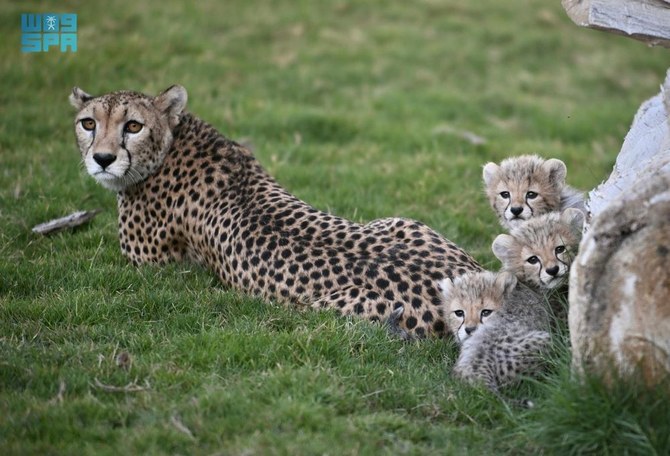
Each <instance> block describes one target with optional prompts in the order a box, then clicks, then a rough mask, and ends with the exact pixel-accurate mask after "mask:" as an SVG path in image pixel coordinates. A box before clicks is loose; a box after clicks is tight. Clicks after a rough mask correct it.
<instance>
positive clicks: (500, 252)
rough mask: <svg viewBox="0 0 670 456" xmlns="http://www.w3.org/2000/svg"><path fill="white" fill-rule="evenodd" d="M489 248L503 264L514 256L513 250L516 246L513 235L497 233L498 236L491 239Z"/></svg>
mask: <svg viewBox="0 0 670 456" xmlns="http://www.w3.org/2000/svg"><path fill="white" fill-rule="evenodd" d="M491 250H493V254H494V255H495V256H496V258H497V259H499V260H500V262H501V263H502V264H503V265H505V264H506V263H508V262H509V261H510V260H511V258H512V257H513V256H514V252H515V251H517V250H518V249H517V248H516V240H515V239H514V237H512V236H510V235H509V234H499V235H498V237H496V238H495V239H494V240H493V244H491Z"/></svg>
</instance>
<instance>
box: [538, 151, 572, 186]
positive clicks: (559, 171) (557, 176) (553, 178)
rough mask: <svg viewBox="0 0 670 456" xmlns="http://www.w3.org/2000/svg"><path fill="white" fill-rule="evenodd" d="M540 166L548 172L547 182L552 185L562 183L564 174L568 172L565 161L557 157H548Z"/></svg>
mask: <svg viewBox="0 0 670 456" xmlns="http://www.w3.org/2000/svg"><path fill="white" fill-rule="evenodd" d="M542 168H543V169H544V170H545V171H546V172H547V173H548V174H549V182H551V183H552V184H554V185H562V184H564V183H565V176H566V175H567V174H568V169H567V168H566V167H565V163H563V162H562V161H561V160H559V159H557V158H550V159H549V160H547V161H546V162H544V163H543V164H542Z"/></svg>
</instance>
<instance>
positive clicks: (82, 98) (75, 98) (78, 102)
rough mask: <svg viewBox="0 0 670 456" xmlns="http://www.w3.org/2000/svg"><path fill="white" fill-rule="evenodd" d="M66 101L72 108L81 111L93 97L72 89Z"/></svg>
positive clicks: (78, 89)
mask: <svg viewBox="0 0 670 456" xmlns="http://www.w3.org/2000/svg"><path fill="white" fill-rule="evenodd" d="M68 99H69V100H70V104H71V105H72V106H74V107H75V108H77V109H81V108H83V107H84V105H85V104H86V103H88V102H89V101H91V100H92V99H93V96H92V95H89V94H87V93H86V92H84V91H83V90H81V89H80V88H79V87H74V88H73V89H72V93H71V94H70V97H69V98H68Z"/></svg>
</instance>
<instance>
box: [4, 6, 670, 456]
mask: <svg viewBox="0 0 670 456" xmlns="http://www.w3.org/2000/svg"><path fill="white" fill-rule="evenodd" d="M25 12H31V13H40V12H44V13H46V12H72V13H77V14H78V21H79V31H78V51H77V52H76V53H60V52H58V51H51V52H48V53H39V54H22V53H21V52H20V14H21V13H25ZM0 32H1V33H2V37H3V39H2V40H0V53H1V55H2V59H0V74H2V79H1V80H0V87H1V89H2V90H0V119H1V121H0V324H1V325H2V326H1V327H0V371H2V372H3V377H2V379H0V385H2V386H3V387H2V388H1V391H0V407H1V408H0V411H1V412H4V413H2V417H0V444H2V445H3V447H4V448H5V449H6V450H7V452H9V453H11V452H15V453H28V452H33V451H34V452H48V451H54V452H63V453H72V452H73V451H75V450H76V452H77V453H79V452H82V451H83V452H85V453H96V454H99V452H100V451H102V452H109V453H118V452H121V451H129V452H131V453H138V452H158V453H161V452H165V453H172V452H186V453H195V452H205V453H209V452H212V451H216V450H221V451H223V452H224V453H247V454H253V453H277V454H286V453H291V454H306V453H327V452H336V453H350V454H356V453H366V452H385V453H394V454H396V453H426V452H428V453H430V452H434V453H438V454H443V453H445V452H447V453H448V452H449V451H452V450H453V451H459V452H463V451H465V452H466V453H467V452H468V451H471V452H473V453H478V454H481V453H482V452H491V451H493V450H494V449H495V450H496V451H498V452H505V451H509V452H528V453H534V452H537V451H540V450H541V451H543V452H551V447H550V446H549V443H548V442H554V441H555V440H556V439H554V440H551V438H553V437H552V436H555V435H556V433H555V430H556V428H555V427H554V434H552V435H548V434H543V433H542V429H544V428H543V427H542V425H544V426H545V428H546V429H551V428H552V423H551V421H548V422H547V423H544V422H542V421H541V420H539V418H538V414H536V415H532V420H534V422H538V420H539V422H540V423H541V424H542V425H541V426H539V428H540V431H538V427H537V426H536V427H535V428H534V430H533V433H532V434H530V433H527V434H525V433H523V432H521V431H520V430H519V429H522V428H523V426H524V425H525V423H528V421H524V420H530V419H531V418H524V417H526V415H524V414H523V413H521V412H508V411H507V410H506V409H505V408H504V407H503V406H501V405H500V404H497V403H495V401H493V400H492V399H491V398H490V397H488V396H487V395H486V394H483V393H481V394H480V393H477V392H476V391H475V392H473V391H470V392H466V393H463V392H462V391H461V390H460V386H459V385H457V384H454V383H452V382H451V380H450V378H449V376H448V367H449V366H450V364H451V359H452V357H453V354H454V351H453V347H451V346H450V344H444V343H441V342H436V341H431V342H426V343H425V344H424V345H421V346H403V345H402V344H399V343H396V342H388V340H387V339H386V337H385V335H384V334H383V332H381V331H378V328H374V327H373V328H369V327H368V326H367V325H365V324H356V325H353V326H351V325H349V324H348V323H345V322H342V321H340V320H339V319H335V318H333V317H332V316H330V315H312V314H303V313H298V312H296V311H293V310H286V309H279V308H276V307H273V306H269V305H267V304H265V303H260V302H257V301H255V300H249V299H245V298H243V297H241V296H238V295H236V294H235V293H228V292H224V291H222V290H221V289H220V287H219V286H218V284H217V282H216V280H215V279H214V278H213V277H212V276H210V275H209V274H207V273H206V272H204V271H201V270H199V269H197V268H192V267H190V266H188V265H186V266H184V265H181V266H171V267H168V268H152V267H143V268H139V269H137V268H133V267H131V266H129V265H127V264H126V263H125V261H124V260H123V258H122V257H121V255H120V252H119V249H118V242H117V235H116V211H115V197H114V195H113V194H111V193H109V192H107V191H105V190H104V189H102V188H101V187H99V186H97V185H96V184H95V182H93V180H92V179H90V178H89V177H87V176H86V175H85V173H84V172H83V170H82V167H81V165H80V163H79V162H80V159H79V156H78V153H77V150H76V147H75V144H74V139H73V133H72V116H73V112H72V109H71V108H70V106H69V105H68V103H67V96H68V94H69V91H70V90H71V88H72V87H73V86H75V85H77V86H81V87H82V88H83V89H85V90H86V91H88V92H90V93H93V94H100V93H104V92H108V91H112V90H118V89H132V90H139V91H144V92H147V93H150V94H155V93H157V92H158V91H160V90H162V89H164V88H166V87H168V86H169V85H171V84H173V83H180V84H182V85H184V86H185V87H186V88H187V89H188V92H189V110H191V111H192V112H194V113H195V114H197V115H198V116H200V117H202V118H204V119H205V120H207V121H208V122H210V123H212V124H213V125H215V126H216V127H217V128H218V129H219V130H220V131H221V132H222V133H224V134H225V135H227V136H229V137H232V138H233V139H236V140H238V141H244V142H246V143H248V144H251V145H252V147H253V149H254V150H255V153H256V155H257V156H258V157H259V159H260V160H261V162H262V163H263V164H264V166H266V168H267V169H268V170H269V171H270V172H271V173H272V174H273V175H274V176H276V178H277V179H278V180H279V182H280V183H282V184H283V185H285V186H286V187H287V188H288V189H289V190H290V191H292V192H293V193H295V194H296V195H298V196H299V197H300V198H302V199H304V200H306V201H308V202H310V203H311V204H313V205H314V206H316V207H318V208H320V209H323V210H328V211H331V212H334V213H336V214H338V215H341V216H344V217H348V218H351V219H354V220H357V221H368V220H371V219H374V218H378V217H386V216H391V215H399V216H406V217H412V218H417V219H420V220H422V221H424V222H426V223H428V224H430V225H431V226H433V227H434V228H435V229H437V230H438V231H440V232H441V233H443V234H444V235H445V236H447V237H448V238H450V239H452V240H453V241H455V242H456V243H458V244H459V245H461V246H462V247H464V248H465V249H466V250H468V251H470V252H471V253H472V254H473V255H474V256H475V257H476V258H477V259H478V260H479V261H480V262H481V263H482V264H483V265H485V266H487V267H491V268H497V267H498V265H497V263H496V262H495V261H494V258H493V256H492V254H491V253H490V243H491V241H492V239H493V238H494V236H495V235H496V234H497V233H498V231H499V228H498V226H497V223H496V221H495V218H494V217H493V215H492V214H491V213H490V210H489V209H488V207H487V204H486V201H485V198H484V196H483V193H482V190H481V182H480V181H481V177H480V175H481V166H482V165H483V164H484V163H486V162H487V161H491V160H493V161H498V160H500V159H502V158H504V157H507V156H509V155H514V154H522V153H538V154H540V155H543V156H545V157H557V158H560V159H562V160H564V161H565V163H566V164H567V167H568V181H569V183H570V184H572V185H573V186H576V187H581V188H585V189H590V188H592V187H594V186H595V185H597V184H598V183H599V182H600V181H601V180H602V179H604V178H605V177H606V176H607V175H608V173H609V171H610V170H611V167H612V165H613V163H614V160H615V157H616V154H617V152H618V149H619V147H620V144H621V142H622V140H623V137H624V135H625V133H626V131H627V129H628V127H629V125H630V123H631V121H632V117H633V115H634V113H635V111H636V109H637V107H638V106H639V104H640V103H641V102H642V101H643V100H644V99H646V98H648V97H650V96H652V95H654V94H655V93H657V92H658V88H659V84H660V82H661V81H662V79H663V77H664V75H665V70H666V68H667V67H668V66H670V65H669V63H670V58H669V54H668V50H665V49H652V48H647V47H645V46H644V45H643V44H641V43H638V42H634V41H632V40H628V39H625V38H623V37H618V36H614V35H609V34H605V33H599V32H596V31H590V30H585V29H579V28H578V27H576V26H575V25H574V24H572V23H571V22H570V20H569V19H568V18H567V17H566V15H565V14H564V12H563V10H562V8H561V6H560V2H559V1H558V0H556V1H552V2H546V1H540V0H533V1H523V0H513V1H506V2H499V1H489V0H485V1H480V2H470V3H463V2H456V1H436V0H418V1H414V2H384V1H381V0H378V1H325V0H323V1H307V0H302V1H288V0H278V1H239V0H233V1H226V2H216V1H214V0H204V1H199V2H178V1H176V0H167V1H162V2H158V1H144V2H136V1H129V0H119V1H114V2H106V3H104V4H96V3H93V2H75V1H59V2H53V3H49V4H45V3H44V2H35V1H18V0H10V1H6V2H4V3H3V4H2V5H1V6H0ZM471 134H474V135H476V136H478V137H480V138H483V139H484V143H483V144H473V143H472V141H470V140H468V137H472V136H471ZM469 135H470V136H469ZM94 207H101V208H103V209H104V210H105V212H104V213H103V214H101V215H100V216H98V218H96V219H95V221H94V222H93V223H92V225H91V226H90V227H86V228H83V229H79V230H77V231H75V232H74V233H66V234H61V235H57V236H54V237H50V238H40V237H37V236H35V235H33V234H31V233H30V228H31V227H32V226H33V225H35V224H37V223H40V222H42V221H45V220H48V219H50V218H54V217H59V216H62V215H65V214H67V213H69V212H71V211H73V210H78V209H89V208H94ZM361 347H362V348H361ZM119 350H129V352H130V353H132V355H133V357H134V359H135V364H134V366H135V367H134V368H133V369H134V370H132V371H131V372H126V371H124V370H119V369H118V368H116V367H115V365H114V362H113V359H111V358H112V355H113V354H114V353H116V352H117V351H119ZM361 350H365V351H367V352H368V353H371V355H370V356H371V357H372V358H366V357H365V356H361V354H360V353H361V352H360V351H361ZM561 353H562V354H561V355H560V356H559V362H558V364H559V366H562V367H561V368H559V369H558V371H561V370H562V369H563V370H564V368H565V365H566V356H567V350H563V351H562V352H561ZM561 360H562V361H561ZM389 372H391V374H389ZM556 375H557V377H556V379H559V380H555V381H554V383H553V384H554V386H549V387H547V388H549V390H548V391H549V392H546V391H544V390H542V389H541V387H538V388H540V389H539V390H538V391H539V392H538V391H535V393H536V394H540V395H542V394H545V395H546V396H547V397H548V398H549V399H548V403H547V405H545V406H544V407H545V408H542V406H540V408H539V415H541V416H548V415H551V407H559V406H560V404H561V400H560V397H561V395H560V391H561V390H567V389H569V388H568V387H566V386H565V385H566V384H569V382H568V381H567V380H566V381H565V383H563V384H561V383H560V382H561V380H560V378H562V377H561V376H560V375H559V374H556ZM96 377H100V378H101V379H102V380H104V381H105V382H109V383H118V384H126V383H129V382H132V381H134V380H135V379H136V378H137V379H139V381H140V383H142V381H145V380H146V381H147V382H150V383H151V385H152V388H153V389H152V391H154V392H152V393H143V394H139V395H134V396H130V395H129V396H124V395H119V396H114V395H110V394H103V393H101V392H100V391H99V390H96V389H95V387H93V386H91V385H92V384H93V383H94V378H96ZM60 382H64V383H65V384H66V385H67V390H66V391H67V392H66V393H65V396H64V398H65V399H64V400H63V401H62V402H59V401H58V400H57V401H55V402H50V401H51V399H53V398H54V397H56V398H57V397H58V395H57V392H58V389H59V385H60ZM550 383H551V382H550ZM556 384H558V385H559V386H555V385H556ZM561 385H562V386H561ZM552 388H553V389H552ZM543 391H544V392H543ZM522 393H523V392H522ZM522 393H520V394H522ZM571 393H574V391H571ZM584 394H589V393H584ZM594 394H595V393H594ZM597 394H601V393H597ZM556 395H558V399H557V398H556ZM601 396H602V394H601ZM601 396H597V397H601ZM564 398H565V397H563V399H564ZM611 400H612V401H615V400H616V397H613V398H612V399H611ZM656 400H658V396H653V395H652V396H650V399H649V401H651V402H645V401H642V402H640V404H642V405H640V404H638V406H639V407H640V410H642V408H643V405H644V404H647V405H648V404H649V403H653V402H654V401H656ZM592 402H593V403H596V402H597V401H592ZM622 403H624V404H628V403H629V402H625V401H623V402H622ZM492 404H493V405H492ZM610 405H611V404H610ZM561 410H563V411H565V410H564V409H561ZM570 410H572V409H570ZM605 410H609V412H606V411H605ZM612 410H617V409H616V408H615V407H609V408H608V407H607V406H606V405H604V406H603V412H602V413H601V414H600V415H599V416H600V417H609V418H611V417H612V416H613V415H612V413H619V412H613V411H612ZM626 410H628V409H626ZM654 410H657V409H654ZM657 412H658V410H657ZM662 412H663V411H661V412H660V413H661V414H662ZM177 415H179V417H180V418H179V419H180V420H182V419H183V420H184V422H185V423H186V424H187V427H188V428H190V429H192V430H193V433H194V434H193V435H191V436H189V435H188V434H187V433H184V432H180V431H179V430H178V427H177V426H175V425H174V421H173V418H174V416H177ZM594 415H598V414H597V413H596V414H594ZM624 415H626V416H628V417H629V418H630V420H629V421H625V420H624V421H623V422H622V423H623V424H621V423H620V425H621V426H622V427H617V426H616V425H612V426H609V425H607V426H605V427H606V428H607V430H606V431H603V432H604V434H602V433H601V434H600V440H598V439H595V438H592V439H590V440H589V438H584V436H588V435H591V434H592V432H591V427H590V426H591V425H594V421H593V420H592V421H590V422H589V423H587V424H588V425H585V426H584V427H583V428H581V427H579V424H578V421H579V414H578V413H577V412H574V413H573V414H572V415H570V414H569V413H568V412H566V413H564V414H563V415H561V416H562V420H563V421H562V423H568V426H573V427H574V428H575V429H572V431H574V432H573V433H576V434H577V435H578V437H579V438H575V439H574V442H576V443H575V444H574V446H570V444H567V445H564V446H563V447H561V448H562V449H564V450H565V451H576V450H575V449H576V448H581V450H584V449H587V450H592V451H597V450H602V449H603V448H605V449H607V448H608V446H607V445H608V439H607V437H608V436H609V435H610V434H608V433H607V432H611V434H612V435H614V434H617V435H618V432H619V431H620V430H621V429H624V430H625V429H628V427H631V426H632V427H635V426H637V428H636V429H637V430H634V431H630V429H628V431H626V432H629V431H630V432H632V434H631V435H632V436H633V437H631V442H637V443H630V445H631V446H626V444H624V445H623V446H619V447H616V448H624V449H626V451H629V452H635V451H636V450H635V449H642V450H641V451H642V452H644V451H643V450H644V449H645V448H652V449H655V451H657V452H661V451H659V448H661V449H662V448H667V447H664V446H663V445H667V444H668V443H667V442H666V441H665V440H662V439H660V440H659V439H656V440H654V437H653V436H654V435H660V434H662V432H659V429H660V430H661V431H662V430H664V429H665V430H667V426H668V423H667V420H665V418H667V413H666V415H665V416H664V417H662V419H655V420H654V423H652V424H649V423H648V421H649V420H648V419H646V418H645V419H641V420H638V418H639V416H638V415H636V412H635V411H632V412H631V411H629V410H628V411H626V412H625V413H624ZM566 416H567V418H566ZM570 419H572V420H573V421H571V420H570ZM593 419H595V418H593ZM603 419H604V418H603ZM645 420H646V421H645ZM614 421H615V422H616V420H614ZM645 423H647V424H645ZM608 426H609V427H608ZM626 426H628V427H626ZM654 426H656V428H654ZM596 427H598V426H596ZM559 429H560V428H559ZM582 429H583V433H582V434H580V430H582ZM636 432H637V433H636ZM666 434H667V432H666ZM543 435H544V437H543ZM603 435H604V436H605V437H604V438H603ZM626 435H628V434H626ZM371 436H373V437H371ZM640 436H642V437H640ZM645 436H646V437H647V441H646V442H647V443H648V440H649V439H651V441H652V444H651V447H649V445H647V446H645V445H646V443H644V442H643V443H644V444H640V443H639V442H640V441H644V438H643V437H645ZM543 438H546V439H547V440H544V441H543ZM624 440H625V439H624ZM571 442H572V441H571ZM584 442H586V443H584ZM617 442H618V441H617ZM659 442H660V443H659ZM618 444H619V443H617V445H618ZM638 444H639V445H638ZM636 445H638V446H636ZM610 451H612V450H610Z"/></svg>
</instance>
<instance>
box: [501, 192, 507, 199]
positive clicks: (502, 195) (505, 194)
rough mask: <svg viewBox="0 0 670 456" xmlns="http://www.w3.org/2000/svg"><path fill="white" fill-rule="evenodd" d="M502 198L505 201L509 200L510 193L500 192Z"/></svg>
mask: <svg viewBox="0 0 670 456" xmlns="http://www.w3.org/2000/svg"><path fill="white" fill-rule="evenodd" d="M500 196H501V197H503V198H505V199H509V192H500Z"/></svg>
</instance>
